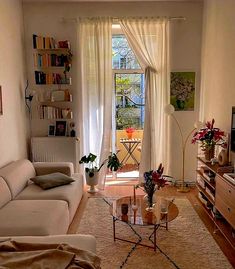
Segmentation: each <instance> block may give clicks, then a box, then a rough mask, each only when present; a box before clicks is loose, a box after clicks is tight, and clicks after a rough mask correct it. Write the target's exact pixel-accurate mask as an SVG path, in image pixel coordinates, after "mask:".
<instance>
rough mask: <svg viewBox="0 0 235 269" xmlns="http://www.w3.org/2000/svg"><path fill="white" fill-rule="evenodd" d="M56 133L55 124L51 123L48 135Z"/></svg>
mask: <svg viewBox="0 0 235 269" xmlns="http://www.w3.org/2000/svg"><path fill="white" fill-rule="evenodd" d="M54 135H55V125H53V124H49V125H48V136H54Z"/></svg>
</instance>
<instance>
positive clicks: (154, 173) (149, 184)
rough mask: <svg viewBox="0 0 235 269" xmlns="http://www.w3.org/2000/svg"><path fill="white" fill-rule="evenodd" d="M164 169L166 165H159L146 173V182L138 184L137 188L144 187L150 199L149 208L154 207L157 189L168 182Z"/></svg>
mask: <svg viewBox="0 0 235 269" xmlns="http://www.w3.org/2000/svg"><path fill="white" fill-rule="evenodd" d="M163 171H164V167H163V166H162V164H160V165H159V166H158V169H157V170H151V171H148V172H145V173H144V182H141V183H140V184H138V185H136V188H143V190H144V191H145V193H146V194H147V199H148V208H147V210H149V209H152V208H153V195H154V193H155V191H156V190H159V189H160V188H163V187H164V186H165V185H166V184H167V180H166V179H165V178H164V176H163V175H162V174H163Z"/></svg>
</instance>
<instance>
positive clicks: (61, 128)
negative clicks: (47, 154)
mask: <svg viewBox="0 0 235 269" xmlns="http://www.w3.org/2000/svg"><path fill="white" fill-rule="evenodd" d="M66 130H67V122H66V121H56V129H55V135H56V136H66Z"/></svg>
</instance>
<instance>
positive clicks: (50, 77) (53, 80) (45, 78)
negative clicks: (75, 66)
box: [34, 71, 71, 84]
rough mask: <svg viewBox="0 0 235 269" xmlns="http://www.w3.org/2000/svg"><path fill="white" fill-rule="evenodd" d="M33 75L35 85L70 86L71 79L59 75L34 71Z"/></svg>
mask: <svg viewBox="0 0 235 269" xmlns="http://www.w3.org/2000/svg"><path fill="white" fill-rule="evenodd" d="M34 74H35V82H36V84H71V78H67V77H65V76H64V75H62V74H59V73H51V72H49V73H45V72H42V71H35V72H34Z"/></svg>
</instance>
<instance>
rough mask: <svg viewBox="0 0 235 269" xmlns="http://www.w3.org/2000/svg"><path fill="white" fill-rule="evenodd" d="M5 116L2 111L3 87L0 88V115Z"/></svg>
mask: <svg viewBox="0 0 235 269" xmlns="http://www.w3.org/2000/svg"><path fill="white" fill-rule="evenodd" d="M2 114H3V110H2V87H1V86H0V115H2Z"/></svg>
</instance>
